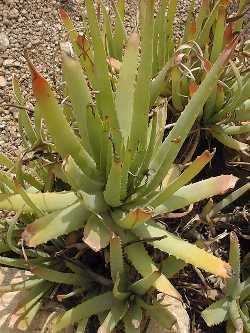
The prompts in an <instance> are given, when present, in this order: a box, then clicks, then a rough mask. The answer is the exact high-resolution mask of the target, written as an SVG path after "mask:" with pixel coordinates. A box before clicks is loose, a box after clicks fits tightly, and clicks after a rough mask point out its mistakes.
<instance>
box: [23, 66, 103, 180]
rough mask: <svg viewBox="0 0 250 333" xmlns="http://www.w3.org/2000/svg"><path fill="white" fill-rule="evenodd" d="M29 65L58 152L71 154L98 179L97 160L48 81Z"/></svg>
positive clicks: (91, 175)
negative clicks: (78, 134)
mask: <svg viewBox="0 0 250 333" xmlns="http://www.w3.org/2000/svg"><path fill="white" fill-rule="evenodd" d="M29 67H30V70H31V73H32V85H33V93H34V95H35V97H36V100H37V103H38V106H39V109H40V112H41V114H42V116H43V118H44V120H45V122H46V124H47V127H48V130H49V132H50V134H51V135H52V137H53V139H54V141H55V144H56V147H57V149H58V152H59V153H60V154H61V156H62V157H63V158H64V157H66V156H68V155H71V156H72V157H73V159H74V160H75V162H76V163H77V164H78V166H79V167H80V168H81V169H82V170H83V171H84V173H86V174H87V175H88V176H89V177H93V178H96V179H98V177H100V176H99V174H98V172H97V170H96V165H95V162H94V161H93V159H92V158H91V156H90V155H89V154H88V153H87V151H86V150H85V149H84V148H83V146H82V145H81V143H80V140H79V139H78V137H77V136H76V135H75V134H74V132H73V130H72V128H71V127H70V126H69V124H68V122H67V119H66V117H65V116H64V114H63V111H62V108H61V107H60V106H59V105H58V103H57V100H56V97H55V95H54V93H53V92H52V90H51V89H50V87H49V85H48V83H47V81H46V80H45V79H44V78H43V77H42V76H41V75H40V73H38V72H37V70H36V69H35V67H34V66H33V65H32V64H31V63H30V62H29ZM62 133H63V136H62Z"/></svg>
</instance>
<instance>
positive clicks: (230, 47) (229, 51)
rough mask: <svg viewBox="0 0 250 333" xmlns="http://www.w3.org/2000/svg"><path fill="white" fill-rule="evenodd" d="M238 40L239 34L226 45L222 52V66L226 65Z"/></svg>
mask: <svg viewBox="0 0 250 333" xmlns="http://www.w3.org/2000/svg"><path fill="white" fill-rule="evenodd" d="M239 38H240V36H239V34H237V35H235V37H234V38H233V39H232V40H231V41H230V42H229V43H228V44H227V45H226V47H225V48H224V50H223V51H222V54H221V60H222V62H223V63H224V64H226V63H227V62H228V60H229V59H230V57H231V56H232V53H233V51H234V49H235V48H236V46H237V44H238V42H239Z"/></svg>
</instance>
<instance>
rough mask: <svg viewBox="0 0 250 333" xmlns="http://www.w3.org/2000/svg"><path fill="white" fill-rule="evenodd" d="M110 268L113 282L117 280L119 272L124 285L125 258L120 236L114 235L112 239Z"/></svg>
mask: <svg viewBox="0 0 250 333" xmlns="http://www.w3.org/2000/svg"><path fill="white" fill-rule="evenodd" d="M110 270H111V276H112V280H113V282H115V281H116V280H117V274H119V277H120V279H121V285H122V284H123V283H124V280H123V278H124V259H123V250H122V245H121V240H120V238H119V237H114V238H112V240H111V241H110Z"/></svg>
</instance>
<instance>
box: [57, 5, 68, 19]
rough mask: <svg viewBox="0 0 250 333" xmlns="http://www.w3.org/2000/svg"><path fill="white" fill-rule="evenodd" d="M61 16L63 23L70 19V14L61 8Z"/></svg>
mask: <svg viewBox="0 0 250 333" xmlns="http://www.w3.org/2000/svg"><path fill="white" fill-rule="evenodd" d="M59 16H60V18H61V20H62V21H63V22H64V21H65V20H67V19H69V15H68V13H67V12H66V11H65V10H64V9H63V8H59Z"/></svg>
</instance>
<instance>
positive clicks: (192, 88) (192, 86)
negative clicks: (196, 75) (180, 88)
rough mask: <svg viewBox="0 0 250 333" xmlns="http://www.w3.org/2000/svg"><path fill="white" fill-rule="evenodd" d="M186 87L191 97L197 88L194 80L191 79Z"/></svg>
mask: <svg viewBox="0 0 250 333" xmlns="http://www.w3.org/2000/svg"><path fill="white" fill-rule="evenodd" d="M188 88H189V96H190V97H192V96H193V95H194V94H195V93H196V91H197V90H198V89H199V86H198V84H196V83H195V82H194V81H191V82H190V84H189V87H188Z"/></svg>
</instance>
